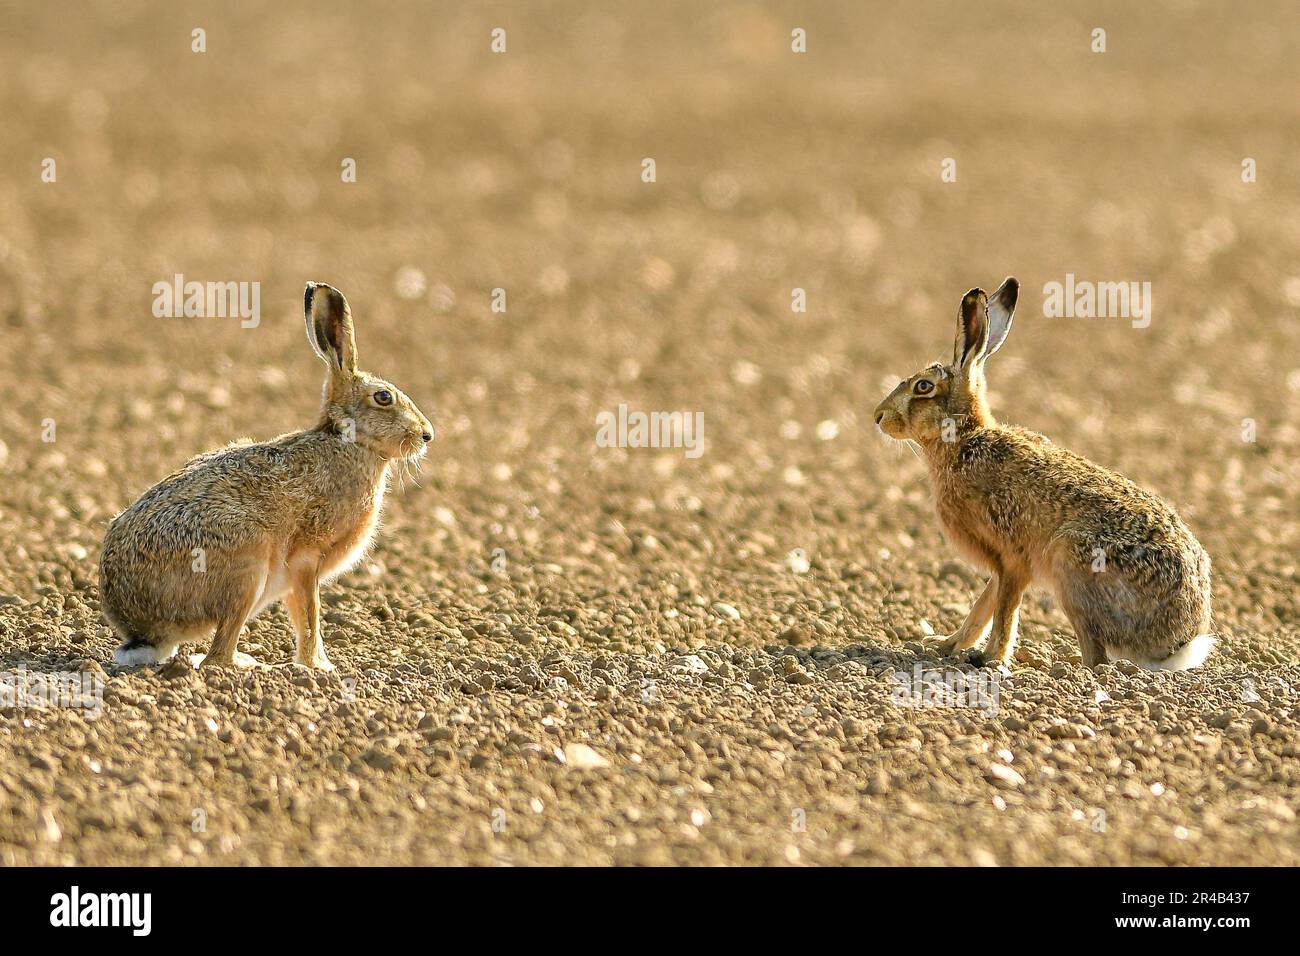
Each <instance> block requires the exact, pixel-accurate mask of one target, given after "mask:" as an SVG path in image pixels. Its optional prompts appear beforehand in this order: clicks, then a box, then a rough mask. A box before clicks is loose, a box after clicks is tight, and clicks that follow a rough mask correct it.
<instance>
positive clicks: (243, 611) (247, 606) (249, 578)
mask: <svg viewBox="0 0 1300 956" xmlns="http://www.w3.org/2000/svg"><path fill="white" fill-rule="evenodd" d="M266 578H267V565H266V560H265V557H263V558H262V559H261V561H260V565H259V563H258V562H253V563H252V564H251V567H250V570H249V572H248V573H246V574H245V575H244V577H243V578H242V579H241V580H237V582H236V583H235V584H234V585H233V586H232V591H231V593H230V595H229V600H228V601H227V602H225V604H226V613H225V614H223V615H222V616H221V618H220V620H219V621H218V622H217V633H216V635H215V636H214V637H213V638H212V646H211V647H209V648H208V656H207V657H205V658H203V664H202V666H203V667H211V666H214V665H215V666H218V667H234V666H236V665H238V666H241V667H249V666H252V665H253V664H256V663H257V662H256V661H254V660H253V659H252V658H251V657H249V656H248V655H247V654H237V653H236V649H237V648H238V646H239V632H240V631H242V630H243V629H244V624H245V623H246V622H247V621H248V618H249V616H250V615H251V614H252V613H253V609H254V608H255V607H256V606H257V602H258V600H259V599H260V598H261V596H262V591H263V589H265V587H266Z"/></svg>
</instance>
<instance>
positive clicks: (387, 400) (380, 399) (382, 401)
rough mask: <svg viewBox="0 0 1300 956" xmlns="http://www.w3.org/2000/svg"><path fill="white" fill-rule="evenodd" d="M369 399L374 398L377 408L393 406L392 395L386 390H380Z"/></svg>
mask: <svg viewBox="0 0 1300 956" xmlns="http://www.w3.org/2000/svg"><path fill="white" fill-rule="evenodd" d="M371 397H372V398H374V400H375V404H376V405H379V406H385V405H391V404H393V393H392V392H390V391H389V390H388V389H386V388H381V389H380V390H379V391H377V392H375V394H374V395H373V396H371Z"/></svg>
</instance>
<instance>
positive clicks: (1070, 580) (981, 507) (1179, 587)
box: [875, 279, 1211, 668]
mask: <svg viewBox="0 0 1300 956" xmlns="http://www.w3.org/2000/svg"><path fill="white" fill-rule="evenodd" d="M1017 292H1018V284H1017V283H1016V281H1015V280H1014V279H1008V280H1007V281H1006V282H1005V283H1003V285H1002V287H1001V288H999V289H998V291H997V292H996V293H994V296H993V299H992V300H991V302H990V300H989V299H988V297H986V296H985V294H984V292H983V291H981V290H979V289H972V290H971V291H970V292H968V293H967V294H966V296H965V297H964V298H963V299H962V305H961V309H960V311H959V315H958V324H957V336H956V341H955V344H954V349H953V353H954V354H953V363H952V364H951V365H932V366H930V367H929V368H926V369H923V370H921V371H920V372H917V373H916V374H915V375H913V376H911V377H910V378H908V379H907V380H906V381H904V382H902V383H900V384H899V386H898V387H897V388H895V389H894V391H893V392H891V393H890V394H889V395H888V396H887V397H886V398H885V400H884V401H882V402H881V403H880V405H879V406H877V408H876V415H875V418H876V424H877V425H879V426H880V427H881V429H882V430H883V431H884V432H885V433H886V434H887V435H889V436H890V437H892V438H896V439H901V440H910V441H913V442H915V443H916V444H917V445H918V446H920V448H921V450H922V451H923V452H924V455H925V459H926V461H927V463H928V465H929V470H930V478H931V483H932V486H933V488H934V494H935V505H936V510H937V511H938V515H939V522H940V524H941V525H942V527H943V529H944V532H945V534H946V535H947V537H948V539H949V540H950V541H951V542H952V543H953V544H954V545H955V546H956V547H957V549H958V550H959V551H961V552H962V553H963V554H965V555H966V556H967V557H968V558H970V559H971V560H972V561H974V562H975V563H976V564H978V565H979V566H981V567H983V568H985V569H986V570H987V571H988V572H989V573H990V575H991V576H990V578H989V581H988V584H987V585H986V587H985V589H984V592H983V593H982V594H981V595H980V596H979V598H978V599H977V600H976V602H975V605H974V606H973V607H972V609H971V611H970V614H969V615H968V616H967V618H966V621H965V622H964V623H963V624H962V625H961V627H960V628H958V629H957V631H956V632H955V633H954V634H952V635H951V636H950V637H948V638H947V639H946V640H944V641H943V642H942V643H941V644H940V648H941V649H942V650H944V651H946V652H953V651H956V650H960V649H962V648H967V647H972V646H974V645H975V644H977V643H978V642H979V641H981V640H983V639H984V638H985V636H986V635H987V644H986V646H985V651H984V654H983V657H984V659H985V660H986V661H987V662H989V663H991V664H994V665H998V666H1005V665H1007V664H1008V663H1009V662H1010V660H1011V655H1012V652H1013V649H1014V646H1015V640H1016V630H1017V621H1018V613H1019V612H1018V608H1019V605H1020V599H1021V597H1022V595H1023V594H1024V591H1025V589H1026V588H1027V587H1028V586H1029V585H1030V584H1031V583H1038V584H1041V585H1043V586H1045V587H1047V588H1049V589H1050V590H1051V591H1052V592H1053V593H1054V594H1055V595H1056V598H1057V600H1058V602H1059V603H1060V605H1061V608H1062V609H1063V610H1064V612H1065V614H1066V616H1067V617H1068V618H1069V619H1070V623H1071V624H1072V625H1073V627H1074V631H1075V635H1076V636H1077V637H1078V640H1079V646H1080V649H1081V653H1082V656H1083V661H1084V663H1085V664H1087V665H1088V666H1095V665H1097V664H1099V663H1101V662H1102V661H1104V660H1106V659H1107V657H1108V654H1109V655H1112V656H1126V657H1130V658H1132V659H1134V660H1136V661H1138V662H1139V663H1142V664H1145V665H1147V666H1151V667H1156V668H1160V667H1172V668H1181V667H1183V666H1195V664H1197V663H1199V662H1200V660H1199V659H1198V658H1203V656H1204V654H1203V653H1192V652H1193V651H1195V650H1196V649H1197V648H1196V647H1189V642H1192V641H1193V640H1194V639H1197V638H1202V639H1203V640H1204V641H1207V642H1208V641H1209V640H1210V638H1209V637H1208V635H1209V632H1210V627H1211V618H1210V559H1209V557H1208V556H1207V555H1206V553H1205V551H1204V549H1202V547H1201V545H1200V543H1199V542H1198V541H1197V540H1196V538H1195V537H1194V536H1193V535H1192V533H1191V531H1189V530H1188V528H1187V526H1186V525H1185V524H1183V522H1182V520H1181V519H1179V517H1178V515H1177V514H1176V513H1175V512H1174V510H1173V509H1172V508H1171V507H1170V506H1169V505H1168V504H1166V503H1165V502H1164V501H1162V500H1161V499H1159V498H1157V497H1156V496H1155V495H1152V494H1150V493H1149V492H1146V491H1144V490H1142V489H1141V488H1139V487H1138V486H1137V485H1135V484H1133V483H1132V482H1131V481H1129V480H1128V479H1127V478H1124V477H1123V476H1122V475H1118V474H1116V473H1114V472H1112V471H1108V470H1107V469H1105V468H1102V467H1101V466H1099V465H1096V464H1094V463H1092V462H1091V461H1088V460H1087V459H1086V458H1082V457H1080V456H1079V455H1076V454H1073V453H1072V452H1069V451H1066V450H1065V449H1063V448H1059V447H1057V446H1056V445H1053V444H1052V443H1051V441H1050V440H1048V439H1047V438H1045V437H1043V436H1042V435H1038V434H1035V433H1034V432H1031V431H1027V430H1025V429H1023V428H1017V427H1015V426H1010V425H1002V424H999V423H998V422H996V421H995V420H994V419H993V416H992V413H991V412H990V411H989V408H988V402H987V399H986V397H985V389H986V386H985V375H984V362H985V360H986V359H987V358H988V356H989V355H991V354H992V353H993V352H995V351H997V349H998V348H999V347H1000V346H1001V345H1002V342H1003V341H1004V340H1005V338H1006V335H1007V334H1008V332H1009V331H1010V326H1011V316H1012V314H1013V312H1014V309H1015V300H1016V295H1017ZM922 382H923V383H929V385H930V386H932V387H930V388H926V387H925V385H921V386H919V387H918V383H922ZM1200 646H1201V645H1197V647H1200ZM1203 646H1204V648H1205V650H1206V651H1208V643H1207V644H1205V645H1203ZM1185 648H1186V650H1184V649H1185ZM1180 651H1181V652H1183V654H1182V655H1180V653H1179V652H1180ZM1185 658H1186V660H1190V661H1191V663H1186V660H1185Z"/></svg>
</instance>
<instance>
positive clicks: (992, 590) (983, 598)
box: [934, 574, 998, 654]
mask: <svg viewBox="0 0 1300 956" xmlns="http://www.w3.org/2000/svg"><path fill="white" fill-rule="evenodd" d="M997 596H998V576H997V575H996V574H994V575H993V576H992V577H990V578H989V579H988V581H987V582H986V583H985V585H984V590H983V591H981V592H980V596H979V597H977V598H976V599H975V603H974V604H973V605H971V609H970V613H969V614H967V615H966V620H965V621H963V622H962V624H961V627H959V628H957V630H955V631H953V633H952V635H951V636H950V637H948V638H946V639H944V640H942V641H940V642H939V643H938V644H936V645H935V648H934V649H935V650H936V651H938V652H939V653H940V654H952V653H953V652H954V651H961V650H965V649H966V648H968V647H974V646H975V645H976V644H978V643H979V642H980V639H981V638H982V637H984V635H985V634H986V633H988V629H989V624H990V623H991V622H992V621H993V610H994V608H996V607H997Z"/></svg>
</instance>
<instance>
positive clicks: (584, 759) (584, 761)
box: [564, 743, 609, 770]
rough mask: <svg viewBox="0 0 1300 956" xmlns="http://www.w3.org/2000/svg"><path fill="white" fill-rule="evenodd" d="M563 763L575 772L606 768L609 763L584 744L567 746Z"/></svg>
mask: <svg viewBox="0 0 1300 956" xmlns="http://www.w3.org/2000/svg"><path fill="white" fill-rule="evenodd" d="M564 762H565V763H566V764H567V765H568V766H570V767H572V768H573V769H575V770H599V769H601V768H602V767H608V766H609V761H608V760H606V759H605V758H604V757H602V756H601V755H600V754H598V753H597V752H596V751H595V750H592V749H591V748H590V747H588V746H587V745H586V744H577V743H574V744H567V745H566V746H565V748H564Z"/></svg>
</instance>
